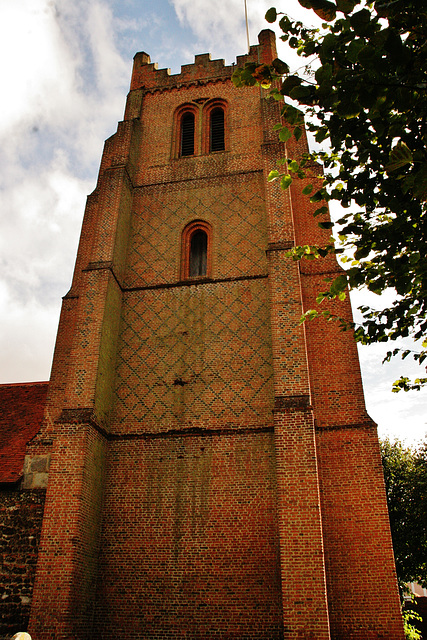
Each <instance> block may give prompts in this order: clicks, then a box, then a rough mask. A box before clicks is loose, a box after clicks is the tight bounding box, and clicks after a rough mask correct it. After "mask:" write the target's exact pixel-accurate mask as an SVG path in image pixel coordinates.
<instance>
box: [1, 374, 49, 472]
mask: <svg viewBox="0 0 427 640" xmlns="http://www.w3.org/2000/svg"><path fill="white" fill-rule="evenodd" d="M48 385H49V383H48V382H25V383H17V384H0V483H1V482H16V481H17V480H19V478H20V477H21V476H22V469H23V464H24V457H25V447H26V445H27V442H29V441H30V440H31V438H33V437H34V436H35V435H36V433H37V432H38V431H39V429H40V427H41V423H42V420H43V412H44V408H45V404H46V395H47V389H48Z"/></svg>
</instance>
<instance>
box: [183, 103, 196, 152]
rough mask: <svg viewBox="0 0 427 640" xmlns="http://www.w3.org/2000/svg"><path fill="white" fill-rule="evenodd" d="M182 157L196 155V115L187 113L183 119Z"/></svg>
mask: <svg viewBox="0 0 427 640" xmlns="http://www.w3.org/2000/svg"><path fill="white" fill-rule="evenodd" d="M180 155H181V156H192V155H194V113H192V112H191V111H187V112H185V113H184V114H183V116H182V118H181V144H180Z"/></svg>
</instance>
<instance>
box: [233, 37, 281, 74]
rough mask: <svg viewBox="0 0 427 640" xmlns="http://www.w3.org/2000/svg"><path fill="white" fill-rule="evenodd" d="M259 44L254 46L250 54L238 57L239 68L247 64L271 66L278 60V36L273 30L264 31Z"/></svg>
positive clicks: (259, 38)
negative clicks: (256, 63) (255, 63)
mask: <svg viewBox="0 0 427 640" xmlns="http://www.w3.org/2000/svg"><path fill="white" fill-rule="evenodd" d="M258 42H259V44H256V45H252V46H251V48H250V49H249V53H247V54H246V55H243V56H237V58H236V62H237V66H239V67H240V66H244V64H245V63H246V62H259V63H260V64H262V63H264V64H271V63H272V62H273V60H274V59H275V58H277V49H276V34H275V33H274V31H272V30H271V29H263V30H262V31H260V32H259V34H258Z"/></svg>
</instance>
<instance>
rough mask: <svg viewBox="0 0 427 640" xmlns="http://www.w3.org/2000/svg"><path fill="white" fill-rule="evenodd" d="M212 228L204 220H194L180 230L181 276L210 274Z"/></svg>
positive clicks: (191, 276) (204, 275)
mask: <svg viewBox="0 0 427 640" xmlns="http://www.w3.org/2000/svg"><path fill="white" fill-rule="evenodd" d="M211 255H212V228H211V226H210V224H209V223H207V222H205V221H204V220H194V221H193V222H190V224H188V225H187V226H186V227H185V229H184V231H183V232H182V254H181V278H182V279H183V280H187V279H193V278H194V279H196V278H205V277H210V276H211Z"/></svg>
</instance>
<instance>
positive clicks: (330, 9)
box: [298, 0, 337, 22]
mask: <svg viewBox="0 0 427 640" xmlns="http://www.w3.org/2000/svg"><path fill="white" fill-rule="evenodd" d="M298 2H299V3H300V5H301V6H302V7H304V8H305V9H312V10H313V11H314V13H315V14H316V15H318V16H319V18H321V19H322V20H325V21H326V22H331V21H332V20H335V18H336V15H337V14H336V6H335V5H334V4H333V3H332V2H329V1H328V0H298Z"/></svg>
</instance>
